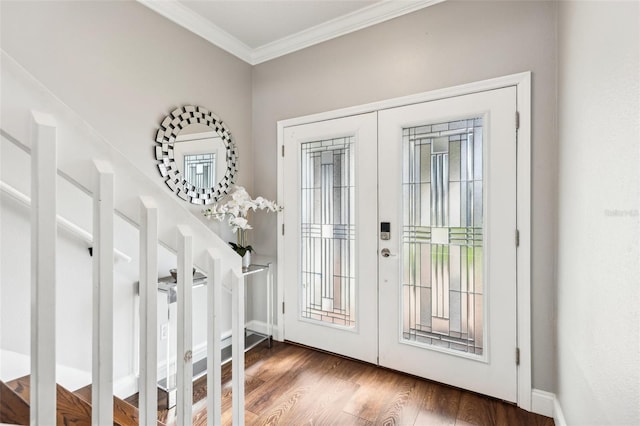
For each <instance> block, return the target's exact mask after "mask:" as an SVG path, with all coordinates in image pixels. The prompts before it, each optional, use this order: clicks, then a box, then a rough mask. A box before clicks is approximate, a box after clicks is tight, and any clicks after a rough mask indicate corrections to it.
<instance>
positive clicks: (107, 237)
mask: <svg viewBox="0 0 640 426" xmlns="http://www.w3.org/2000/svg"><path fill="white" fill-rule="evenodd" d="M94 165H95V178H94V187H93V237H94V242H95V245H94V248H93V339H92V341H93V346H92V348H93V352H92V353H93V356H92V358H93V367H92V382H93V385H92V386H91V409H92V416H91V423H92V424H93V425H94V426H100V425H111V424H113V199H114V194H113V188H114V185H113V183H114V176H113V170H112V169H111V166H110V165H109V164H108V163H106V162H103V161H97V160H95V161H94Z"/></svg>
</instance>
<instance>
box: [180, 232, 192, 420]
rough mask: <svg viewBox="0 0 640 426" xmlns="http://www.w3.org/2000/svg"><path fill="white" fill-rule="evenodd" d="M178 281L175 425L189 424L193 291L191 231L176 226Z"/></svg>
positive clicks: (190, 408)
mask: <svg viewBox="0 0 640 426" xmlns="http://www.w3.org/2000/svg"><path fill="white" fill-rule="evenodd" d="M177 237H178V268H177V269H178V280H177V291H178V301H177V311H178V312H177V317H178V321H177V322H178V336H177V337H178V351H177V360H176V361H177V370H178V371H177V384H178V392H177V406H176V419H177V424H178V426H188V425H191V417H192V416H191V413H192V405H193V401H192V400H193V355H192V354H193V352H192V350H193V347H192V346H193V341H192V323H193V321H192V319H193V316H192V290H193V273H192V268H193V246H192V244H193V238H192V235H191V230H190V229H189V228H188V227H187V226H184V225H178V229H177Z"/></svg>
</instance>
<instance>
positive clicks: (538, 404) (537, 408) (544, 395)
mask: <svg viewBox="0 0 640 426" xmlns="http://www.w3.org/2000/svg"><path fill="white" fill-rule="evenodd" d="M555 399H556V396H555V395H554V394H553V393H551V392H546V391H542V390H540V389H532V390H531V412H532V413H536V414H540V415H543V416H547V417H553V407H554V403H555Z"/></svg>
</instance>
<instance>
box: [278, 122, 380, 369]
mask: <svg viewBox="0 0 640 426" xmlns="http://www.w3.org/2000/svg"><path fill="white" fill-rule="evenodd" d="M376 122H377V121H376V113H375V112H374V113H368V114H362V115H355V116H351V117H344V118H338V119H335V120H330V121H322V122H317V123H310V124H305V125H300V126H294V127H287V128H286V129H285V130H284V133H285V134H284V144H285V150H286V156H285V159H284V176H283V179H284V181H285V187H284V193H283V198H282V199H281V201H283V202H284V206H285V210H284V224H285V229H286V233H285V235H284V238H283V239H282V242H283V245H284V252H283V255H282V257H281V258H279V259H281V260H280V269H279V270H278V275H279V276H280V275H282V277H283V279H284V282H285V283H286V284H285V289H284V291H285V314H284V327H285V338H286V339H287V340H290V341H293V342H297V343H301V344H303V345H307V346H313V347H316V348H320V349H322V350H326V351H329V352H335V353H340V354H342V355H345V356H348V357H351V358H356V359H359V360H363V361H366V362H371V363H374V364H375V363H377V356H378V333H377V325H378V311H377V309H376V307H377V305H378V296H377V292H376V287H377V286H376V282H377V273H376V268H375V265H376V262H377V255H376V245H377V231H376V229H377V212H376V205H377V204H378V198H377V174H376V173H377V171H376V167H375V164H376V157H377V137H376ZM345 136H354V141H353V145H352V147H351V149H352V153H351V155H353V156H354V158H355V173H354V174H355V178H354V180H355V181H354V182H353V184H354V185H355V202H354V204H355V223H354V225H355V259H354V264H355V265H354V266H353V268H354V270H355V274H354V275H355V296H354V297H355V313H353V312H352V315H354V317H355V320H356V324H355V326H354V327H343V326H340V327H337V326H334V325H333V324H330V323H326V322H320V321H315V320H309V319H300V300H301V299H302V292H303V289H302V288H301V286H300V282H301V276H302V275H301V265H300V264H299V259H300V256H301V249H302V248H301V239H300V234H301V229H302V227H301V225H300V223H301V222H300V221H301V218H300V217H301V213H300V208H299V206H300V205H301V197H302V191H301V190H300V185H301V182H302V177H301V170H300V169H301V167H300V163H301V158H302V144H303V143H305V142H308V141H318V140H328V139H332V138H337V137H345ZM349 299H351V297H349Z"/></svg>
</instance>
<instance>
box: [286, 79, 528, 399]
mask: <svg viewBox="0 0 640 426" xmlns="http://www.w3.org/2000/svg"><path fill="white" fill-rule="evenodd" d="M510 86H515V87H517V93H518V100H517V102H518V103H517V105H518V111H519V112H520V130H519V131H518V154H517V155H518V160H517V163H518V182H517V188H518V189H517V190H518V207H517V222H518V228H519V230H520V247H519V249H518V255H517V265H518V278H517V288H518V291H517V306H518V321H517V322H518V324H517V330H518V347H519V348H520V365H519V367H518V406H519V407H521V408H524V409H526V410H529V409H530V404H531V383H532V382H531V72H529V71H527V72H523V73H518V74H512V75H507V76H502V77H497V78H493V79H489V80H484V81H479V82H473V83H467V84H462V85H459V86H453V87H448V88H444V89H437V90H432V91H429V92H424V93H418V94H415V95H409V96H403V97H398V98H393V99H388V100H384V101H379V102H373V103H369V104H364V105H358V106H353V107H348V108H342V109H338V110H333V111H327V112H322V113H318V114H312V115H307V116H303V117H297V118H292V119H288V120H282V121H279V122H278V126H277V135H278V204H280V205H284V186H285V182H286V180H285V178H284V158H283V157H282V156H281V155H280V149H281V147H282V145H283V144H284V135H285V133H284V130H285V128H287V127H291V126H297V125H301V124H307V123H313V122H317V121H324V120H332V119H335V118H340V117H347V116H351V115H356V114H363V113H368V112H372V111H379V110H384V109H388V108H395V107H399V106H403V105H410V104H415V103H421V102H428V101H433V100H438V99H443V98H448V97H455V96H461V95H464V94H468V93H476V92H482V91H487V90H494V89H500V88H504V87H510ZM284 216H285V215H284V213H283V214H279V215H278V219H277V220H278V260H279V261H278V269H277V270H278V274H277V281H276V297H277V303H276V306H277V309H276V315H277V327H276V329H275V332H274V337H275V338H276V339H278V340H283V338H284V320H283V314H282V309H281V306H282V302H283V301H284V282H285V278H284V273H283V262H282V259H284V253H285V250H284V237H283V235H282V234H281V232H280V230H281V229H282V225H283V223H284Z"/></svg>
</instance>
